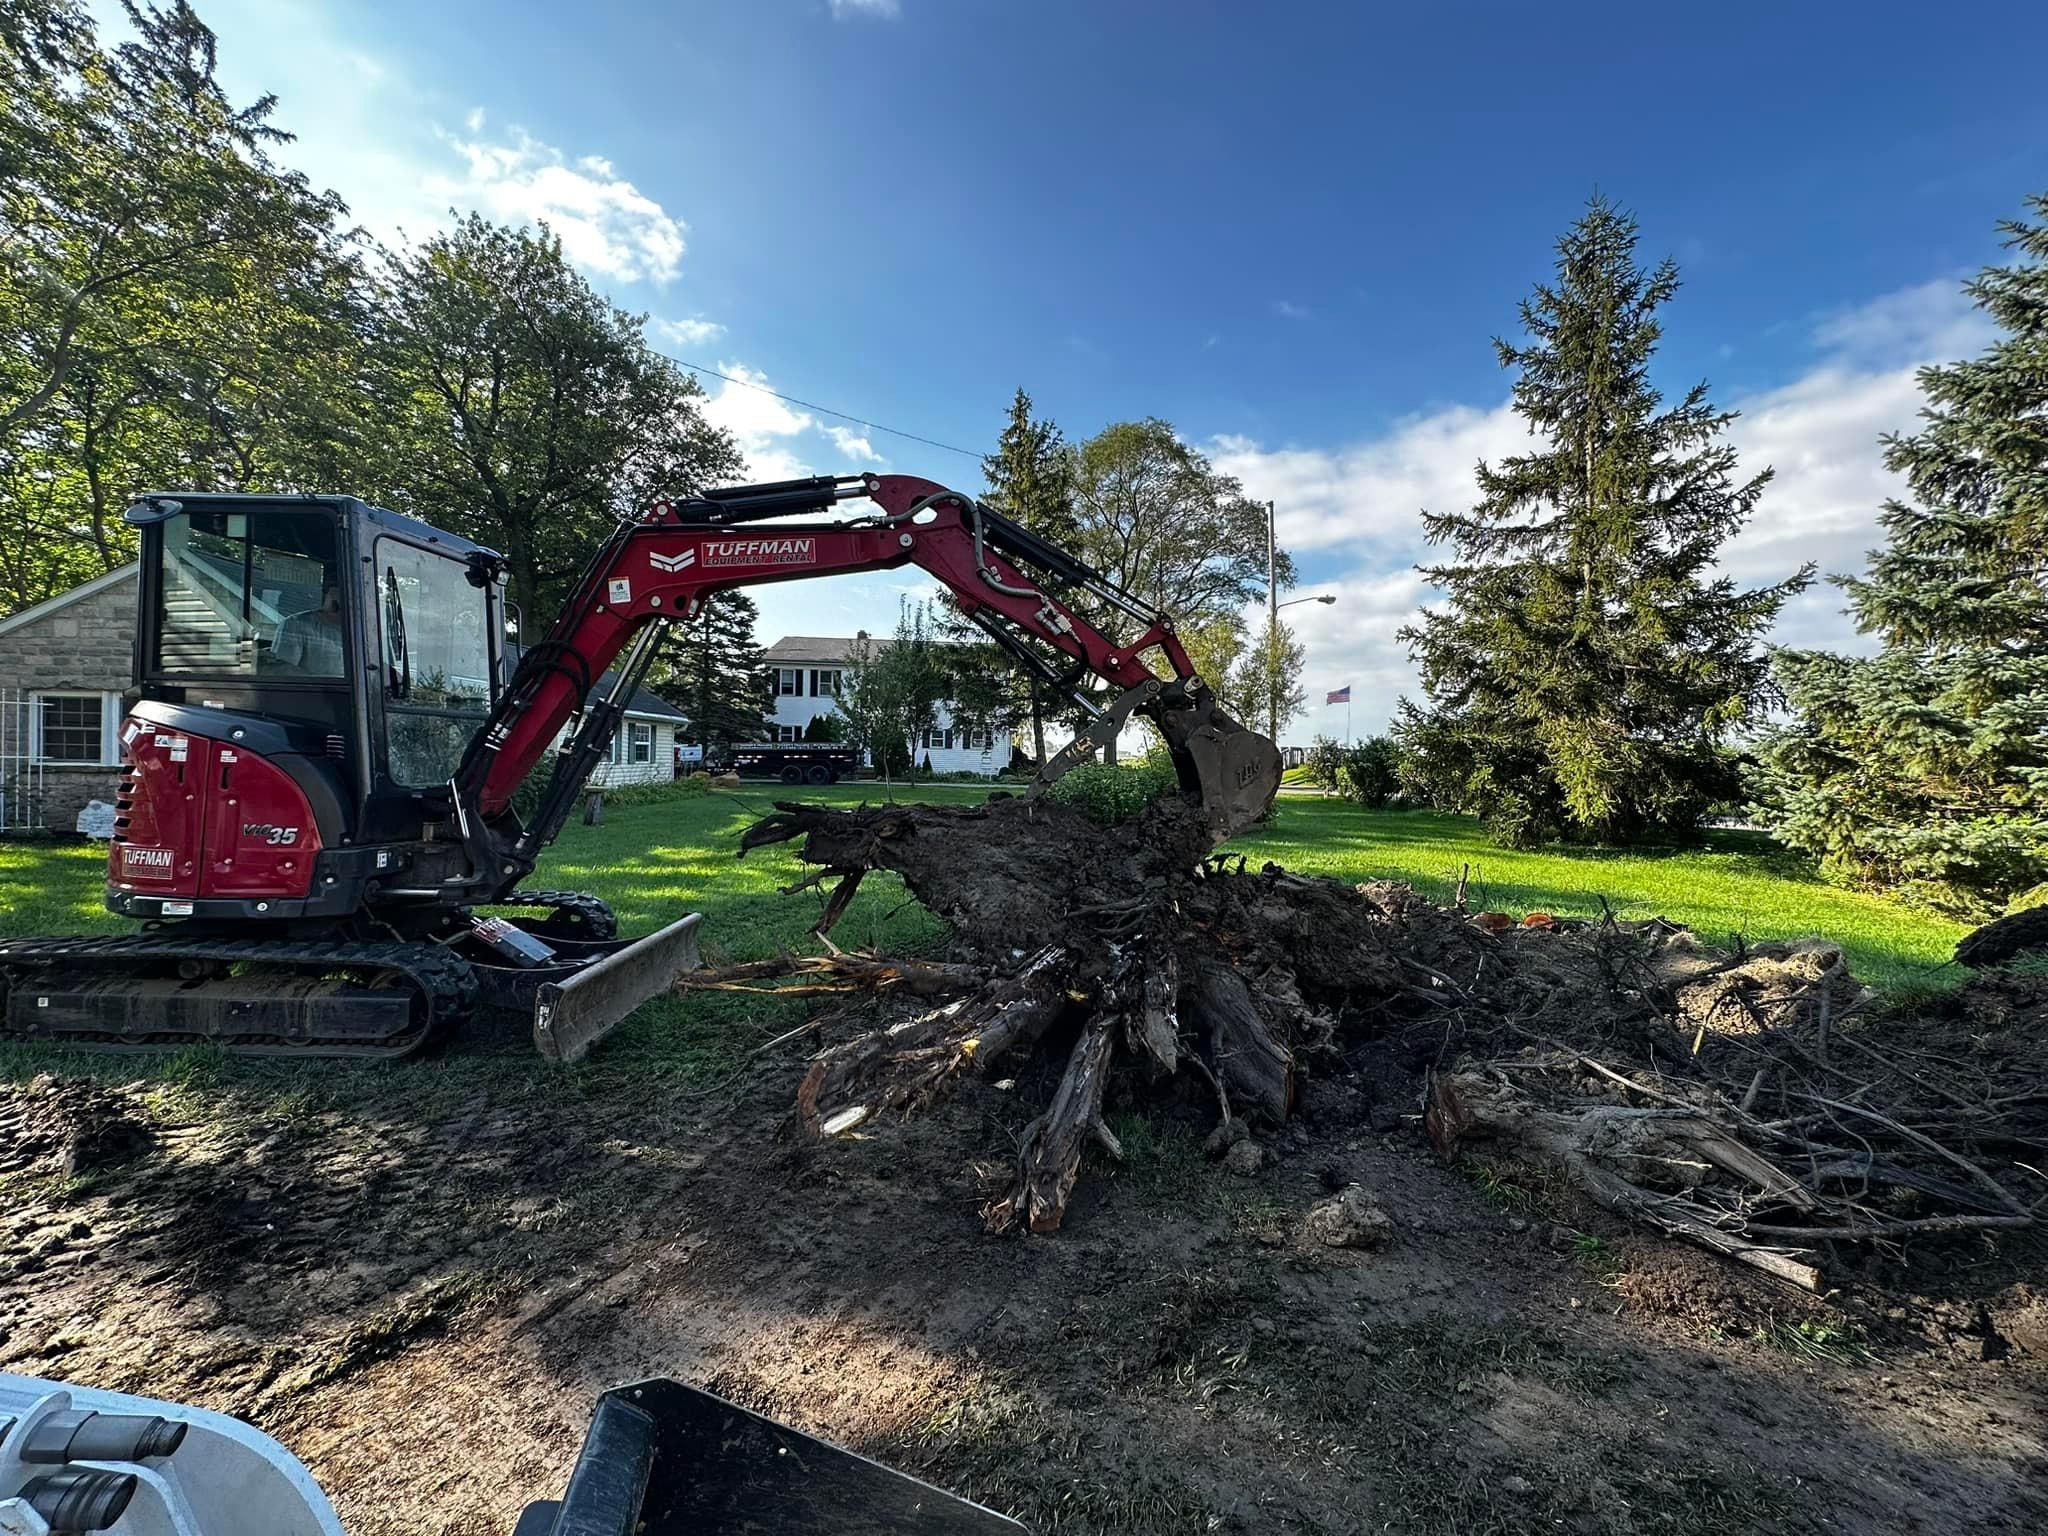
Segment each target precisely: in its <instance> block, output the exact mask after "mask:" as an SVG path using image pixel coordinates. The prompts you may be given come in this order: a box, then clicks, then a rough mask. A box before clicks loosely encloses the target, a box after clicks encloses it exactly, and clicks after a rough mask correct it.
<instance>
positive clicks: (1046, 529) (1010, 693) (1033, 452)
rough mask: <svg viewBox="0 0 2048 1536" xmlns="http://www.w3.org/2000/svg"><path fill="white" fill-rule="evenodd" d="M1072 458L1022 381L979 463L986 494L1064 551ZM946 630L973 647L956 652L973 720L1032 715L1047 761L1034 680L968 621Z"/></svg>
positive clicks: (1004, 729) (1001, 733) (994, 721)
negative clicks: (1036, 413)
mask: <svg viewBox="0 0 2048 1536" xmlns="http://www.w3.org/2000/svg"><path fill="white" fill-rule="evenodd" d="M1070 457H1071V456H1070V455H1069V453H1068V451H1067V445H1066V440H1065V438H1063V437H1062V436H1061V435H1060V429H1059V428H1058V427H1057V426H1055V425H1054V424H1053V423H1052V422H1051V421H1040V420H1037V419H1035V418H1033V416H1032V414H1031V397H1030V396H1029V395H1027V394H1026V393H1025V392H1024V390H1023V388H1022V386H1019V388H1018V390H1017V395H1016V398H1015V399H1013V400H1012V401H1011V402H1010V414H1009V418H1008V419H1007V420H1006V421H1005V422H1004V423H1003V432H1002V436H1001V437H999V438H997V439H996V451H995V452H994V453H992V454H989V455H988V456H987V457H986V458H984V459H983V460H982V461H981V472H982V476H983V477H984V478H985V479H986V480H987V481H988V495H987V496H986V497H984V498H983V499H984V500H986V501H987V502H988V504H989V505H990V506H992V507H994V508H995V509H996V510H997V511H998V512H1001V513H1002V514H1003V515H1004V516H1006V517H1009V518H1011V519H1013V520H1015V521H1016V522H1019V523H1022V524H1023V525H1024V526H1025V527H1026V528H1029V529H1030V530H1031V531H1032V532H1033V533H1036V534H1039V535H1042V536H1043V537H1045V538H1047V539H1050V540H1051V541H1052V542H1053V543H1055V544H1057V545H1059V546H1060V547H1061V548H1062V549H1069V548H1072V547H1073V544H1074V542H1075V536H1076V528H1075V523H1074V496H1073V478H1072V474H1071V469H1070V462H1069V461H1070ZM946 630H947V635H948V638H950V639H954V640H957V641H959V642H961V643H962V644H964V645H967V646H970V647H971V648H972V650H973V651H974V652H975V653H976V654H974V655H972V656H962V657H960V658H959V664H960V666H961V667H962V669H963V671H964V673H965V675H966V679H967V682H966V686H965V687H964V689H963V690H962V693H961V697H962V699H963V701H964V702H965V703H966V704H967V705H968V714H969V715H970V716H972V717H973V718H972V720H971V721H970V723H972V724H974V725H975V726H977V727H981V728H986V729H987V730H988V731H989V732H990V733H991V734H992V735H994V736H997V737H1007V736H1008V735H1009V733H1010V732H1011V731H1013V730H1015V729H1016V727H1017V726H1018V725H1019V724H1021V723H1022V722H1024V721H1026V720H1029V721H1030V722H1031V750H1032V754H1033V759H1034V760H1035V761H1037V762H1041V763H1042V762H1044V761H1045V700H1044V698H1043V697H1041V695H1040V692H1039V683H1038V680H1037V678H1035V677H1033V676H1032V675H1031V674H1030V673H1028V672H1025V671H1023V670H1022V669H1020V668H1019V667H1018V666H1017V665H1016V664H1015V662H1014V660H1013V658H1012V657H1011V656H1010V655H1009V653H1008V652H1007V651H1004V650H1003V649H1002V648H1001V647H1000V646H997V645H995V644H993V643H990V642H987V641H984V640H982V639H981V632H980V631H979V630H974V629H972V627H971V626H969V625H966V624H965V623H964V622H962V623H954V622H950V621H949V622H947V623H946Z"/></svg>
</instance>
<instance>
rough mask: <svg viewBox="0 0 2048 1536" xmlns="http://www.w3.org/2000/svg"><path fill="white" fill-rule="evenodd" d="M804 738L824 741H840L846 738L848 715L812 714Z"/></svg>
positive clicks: (805, 728)
mask: <svg viewBox="0 0 2048 1536" xmlns="http://www.w3.org/2000/svg"><path fill="white" fill-rule="evenodd" d="M804 740H805V741H823V742H839V741H844V740H846V716H844V715H813V716H811V723H810V724H809V725H807V726H805V727H804Z"/></svg>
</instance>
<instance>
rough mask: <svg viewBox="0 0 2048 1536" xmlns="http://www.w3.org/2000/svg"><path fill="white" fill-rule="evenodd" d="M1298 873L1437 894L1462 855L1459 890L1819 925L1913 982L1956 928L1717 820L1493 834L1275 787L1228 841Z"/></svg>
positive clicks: (1712, 934) (1707, 926) (1459, 819)
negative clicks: (1670, 827) (1632, 847)
mask: <svg viewBox="0 0 2048 1536" xmlns="http://www.w3.org/2000/svg"><path fill="white" fill-rule="evenodd" d="M1232 846H1233V847H1235V848H1237V849H1238V850H1240V851H1241V852H1243V853H1245V854H1247V855H1249V856H1250V857H1252V858H1253V859H1255V860H1256V859H1271V860H1272V861H1273V862H1274V863H1276V864H1284V865H1286V866H1287V867H1288V868H1289V869H1293V870H1298V871H1300V872H1301V873H1303V874H1317V875H1333V876H1336V877H1337V878H1338V879H1342V880H1374V879H1391V880H1406V881H1409V882H1411V883H1412V884H1413V885H1414V886H1415V887H1416V889H1418V890H1421V891H1424V892H1427V893H1428V894H1429V895H1431V896H1435V897H1437V898H1439V899H1442V900H1448V899H1449V898H1450V894H1451V892H1452V891H1453V890H1454V889H1455V888H1456V886H1457V883H1458V873H1459V870H1460V869H1461V868H1463V867H1465V866H1468V865H1469V866H1470V868H1471V883H1470V885H1469V887H1468V890H1467V900H1468V903H1469V904H1470V905H1471V906H1472V907H1473V909H1474V910H1479V909H1480V908H1483V907H1491V908H1494V909H1496V910H1499V911H1504V912H1510V913H1513V914H1514V915H1515V916H1517V917H1520V916H1522V915H1523V914H1524V913H1527V912H1532V911H1543V912H1553V913H1556V914H1558V915H1559V916H1593V917H1597V916H1599V914H1600V901H1601V898H1602V897H1605V898H1606V900H1607V902H1608V903H1609V904H1610V905H1611V906H1612V907H1613V908H1614V910H1615V912H1616V914H1617V915H1619V916H1622V917H1668V918H1670V919H1671V920H1672V921H1674V922H1679V923H1684V924H1686V925H1687V926H1688V927H1690V928H1692V929H1694V930H1695V931H1696V932H1697V933H1699V934H1700V936H1701V937H1702V938H1705V939H1709V940H1712V941H1714V942H1716V943H1725V942H1727V940H1728V939H1729V938H1730V937H1731V936H1732V935H1735V934H1741V935H1742V936H1743V937H1744V938H1745V939H1748V940H1750V941H1752V942H1754V941H1757V940H1761V939H1792V938H1802V937H1804V936H1806V935H1808V934H1820V935H1823V936H1825V937H1827V938H1830V939H1833V940H1835V941H1836V942H1838V943H1839V944H1841V945H1842V947H1843V949H1844V950H1845V951H1846V952H1847V954H1848V957H1849V964H1850V967H1851V969H1853V970H1854V971H1855V972H1856V973H1857V975H1859V976H1860V977H1862V978H1863V979H1864V980H1865V981H1867V982H1869V983H1871V984H1872V985H1873V986H1877V987H1881V988H1883V987H1896V986H1900V985H1925V984H1926V982H1927V980H1928V973H1929V971H1930V969H1931V968H1933V967H1937V966H1940V965H1942V964H1943V963H1944V962H1946V961H1947V960H1948V958H1949V956H1950V954H1951V952H1952V951H1953V950H1954V948H1955V943H1956V940H1957V939H1959V938H1961V937H1962V936H1963V935H1964V934H1965V933H1967V932H1968V931H1969V929H1968V928H1967V927H1966V926H1965V925H1963V924H1961V923H1954V922H1950V921H1948V920H1946V919H1944V918H1939V917H1933V916H1930V915H1928V914H1927V913H1924V912H1915V911H1912V910H1910V909H1908V908H1905V907H1902V906H1899V905H1898V904H1897V903H1895V902H1890V901H1886V900H1884V899H1883V898H1881V897H1877V896H1866V895H1862V894H1860V893H1858V892H1855V891H1844V890H1840V889H1838V888H1836V887H1834V886H1831V885H1827V884H1825V883H1823V882H1822V881H1821V879H1820V878H1819V877H1818V876H1817V875H1816V874H1814V872H1813V869H1812V866H1811V865H1810V864H1809V863H1807V861H1806V860H1804V859H1801V858H1799V857H1798V856H1796V855H1794V854H1790V853H1787V852H1786V851H1785V850H1784V849H1782V848H1780V847H1779V846H1778V845H1777V844H1775V843H1773V842H1772V841H1771V840H1770V839H1769V838H1768V837H1765V836H1764V835H1763V834H1762V833H1758V832H1719V833H1714V834H1712V835H1711V836H1710V837H1709V839H1708V842H1707V844H1706V846H1705V847H1703V848H1698V849H1691V850H1686V851H1678V850H1670V851H1658V850H1647V851H1640V850H1639V851H1635V852H1619V851H1614V850H1608V849H1575V850H1569V851H1558V850H1543V851H1533V852H1532V851H1519V850H1516V849H1510V848H1496V847H1495V846H1494V845H1493V844H1491V843H1490V842H1488V841H1487V840H1486V836H1485V834H1484V833H1483V832H1482V831H1481V830H1480V827H1479V823H1478V822H1476V821H1474V820H1473V819H1472V818H1470V817H1468V816H1438V815H1432V814H1430V813H1427V812H1422V811H1368V810H1365V809H1363V808H1362V807H1360V806H1357V805H1353V804H1351V803H1350V802H1348V801H1343V800H1334V799H1333V800H1323V799H1320V798H1317V797H1314V796H1308V795H1282V796H1281V797H1280V798H1279V800H1278V801H1277V802H1276V803H1275V807H1274V812H1273V816H1272V819H1271V820H1270V821H1268V822H1267V823H1266V824H1265V825H1264V826H1262V827H1260V828H1259V829H1258V830H1257V831H1256V832H1254V833H1252V834H1251V835H1250V836H1247V837H1242V838H1239V839H1238V840H1237V842H1236V843H1235V844H1233V845H1232Z"/></svg>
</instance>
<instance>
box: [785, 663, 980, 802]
mask: <svg viewBox="0 0 2048 1536" xmlns="http://www.w3.org/2000/svg"><path fill="white" fill-rule="evenodd" d="M863 643H872V642H869V641H868V637H867V636H866V635H865V634H862V635H856V636H849V637H843V638H842V637H839V636H829V635H787V636H785V637H783V638H782V639H780V640H778V641H776V642H775V643H774V644H773V645H771V646H769V647H768V649H767V651H766V652H764V653H763V660H765V661H766V662H767V665H768V681H769V684H770V691H771V692H772V693H773V694H774V696H775V704H774V708H773V709H772V710H770V711H769V715H768V723H769V726H770V727H771V728H772V729H773V730H774V732H775V739H776V740H777V741H801V740H803V735H804V730H805V728H806V727H807V726H809V725H810V723H811V722H812V721H813V720H815V719H817V718H818V717H819V716H820V715H836V714H837V713H838V712H839V706H838V702H837V701H838V698H839V690H840V688H841V687H842V686H843V684H844V682H845V677H846V671H847V666H848V663H849V661H850V659H851V658H852V657H853V655H854V654H855V651H856V649H857V648H858V647H859V646H860V645H862V644H863ZM911 751H912V754H913V755H914V756H915V757H916V759H917V761H918V762H919V764H922V763H923V762H924V760H925V759H926V758H927V757H929V758H930V759H931V764H932V771H933V772H934V773H981V774H987V775H988V776H990V777H991V778H993V777H994V776H995V775H996V774H998V773H1000V772H1001V771H1002V770H1003V769H1004V768H1006V767H1008V766H1009V762H1010V744H1009V742H1008V741H1001V742H998V741H997V740H996V739H995V738H994V737H993V736H992V735H991V734H990V733H989V732H988V731H984V730H969V729H967V728H966V727H964V726H962V727H955V726H954V724H953V721H952V718H951V716H950V715H949V714H948V713H947V710H946V706H945V705H944V704H943V703H942V704H940V705H939V708H938V713H937V718H936V720H935V722H934V724H933V726H932V728H931V729H930V730H928V731H926V732H925V733H924V735H923V737H922V738H921V739H919V740H918V741H916V742H914V743H912V746H911Z"/></svg>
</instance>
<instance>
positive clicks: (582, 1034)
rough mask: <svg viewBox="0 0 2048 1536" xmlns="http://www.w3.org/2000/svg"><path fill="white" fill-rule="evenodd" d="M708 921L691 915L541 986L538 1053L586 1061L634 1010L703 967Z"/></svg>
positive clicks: (536, 1014)
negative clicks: (700, 939)
mask: <svg viewBox="0 0 2048 1536" xmlns="http://www.w3.org/2000/svg"><path fill="white" fill-rule="evenodd" d="M703 921H704V914H703V913H701V912H692V913H691V914H690V915H689V916H688V917H685V918H682V919H680V920H679V921H677V922H673V923H670V924H669V925H668V926H667V927H666V928H663V929H662V930H660V931H659V932H658V933H650V934H648V935H647V937H646V938H644V939H635V940H634V941H633V942H632V943H630V944H625V945H621V946H619V947H618V948H616V949H613V950H612V951H611V953H609V954H607V955H604V956H602V957H601V958H599V959H596V960H593V961H591V962H590V963H589V964H587V965H584V966H582V967H580V968H579V969H577V970H576V971H575V972H574V973H573V974H571V975H569V976H567V977H565V978H563V979H562V980H560V981H555V980H548V981H543V982H541V984H540V985H539V986H538V987H537V988H536V989H535V991H534V996H533V1043H534V1046H535V1048H536V1049H537V1050H539V1052H540V1053H541V1055H543V1056H545V1057H547V1059H548V1060H549V1061H560V1062H571V1061H581V1060H582V1059H583V1058H584V1057H585V1056H587V1055H588V1054H590V1048H591V1047H592V1046H593V1045H595V1044H597V1042H598V1041H600V1040H602V1039H603V1038H604V1037H605V1036H606V1035H608V1034H610V1033H611V1032H612V1031H613V1030H614V1029H617V1028H618V1027H619V1025H620V1024H621V1023H622V1022H623V1021H624V1020H625V1018H626V1016H627V1015H628V1014H630V1013H631V1012H632V1011H633V1010H634V1009H635V1008H638V1007H639V1006H640V1005H641V1004H642V1003H644V1002H646V1001H647V1000H648V999H649V998H650V997H655V996H658V995H659V994H661V993H663V992H666V991H667V990H668V989H669V988H670V987H671V986H672V985H674V983H675V979H676V978H677V977H678V976H680V975H682V974H683V972H685V971H694V970H695V969H696V968H697V967H698V966H699V965H702V964H703V961H702V960H701V959H700V958H699V957H698V955H697V925H698V924H699V923H701V922H703Z"/></svg>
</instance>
